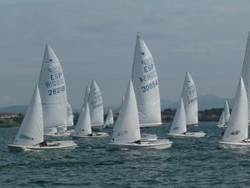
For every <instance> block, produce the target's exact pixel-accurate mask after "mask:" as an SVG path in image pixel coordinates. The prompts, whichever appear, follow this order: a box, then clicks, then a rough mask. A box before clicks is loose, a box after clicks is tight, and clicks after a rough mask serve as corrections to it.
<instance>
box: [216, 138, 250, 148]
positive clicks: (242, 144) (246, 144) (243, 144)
mask: <svg viewBox="0 0 250 188" xmlns="http://www.w3.org/2000/svg"><path fill="white" fill-rule="evenodd" d="M219 144H221V145H222V146H223V148H239V147H250V142H249V139H247V142H226V141H219Z"/></svg>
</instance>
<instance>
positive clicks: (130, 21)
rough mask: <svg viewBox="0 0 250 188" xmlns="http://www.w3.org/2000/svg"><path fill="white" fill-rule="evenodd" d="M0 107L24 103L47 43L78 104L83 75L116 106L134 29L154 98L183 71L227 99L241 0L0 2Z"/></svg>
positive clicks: (243, 12) (243, 26) (236, 57)
mask: <svg viewBox="0 0 250 188" xmlns="http://www.w3.org/2000/svg"><path fill="white" fill-rule="evenodd" d="M0 28H1V29H0V57H1V58H0V59H1V61H0V65H1V69H0V86H1V90H0V106H9V105H21V104H28V102H29V100H30V98H31V95H32V93H33V90H34V84H35V81H36V80H37V79H38V75H39V72H40V68H41V63H42V57H43V51H44V46H45V44H46V43H49V44H50V45H51V46H52V48H53V49H54V51H55V52H56V54H57V56H58V57H59V59H60V60H61V62H62V65H63V69H64V74H65V78H66V83H67V87H68V96H69V100H70V101H71V102H72V104H73V107H74V108H79V107H80V106H81V105H80V103H81V102H82V97H83V93H84V90H85V87H86V85H87V84H89V83H90V81H91V79H95V80H96V81H97V83H98V84H99V85H100V87H101V89H102V91H103V97H104V102H105V104H106V105H118V104H120V101H121V98H122V95H124V92H125V89H126V86H127V83H128V79H129V78H130V75H131V67H132V63H133V62H132V61H133V53H134V46H135V36H136V32H137V31H140V32H142V33H143V36H144V39H145V41H146V43H147V45H148V47H149V49H150V50H151V52H152V55H153V56H154V59H155V63H156V68H157V71H158V75H159V79H160V91H161V98H163V99H166V100H176V99H177V98H179V96H180V94H181V88H182V84H183V80H184V76H185V72H186V71H189V72H190V73H191V75H192V76H193V79H194V81H195V82H196V85H197V89H198V94H199V95H204V94H216V95H218V96H222V97H232V96H233V95H234V93H235V89H236V85H237V82H238V79H239V75H240V72H241V65H242V62H243V57H244V51H245V45H246V38H247V33H248V31H249V30H250V1H249V0H237V1H236V0H71V1H69V0H36V1H34V0H22V1H20V0H1V1H0Z"/></svg>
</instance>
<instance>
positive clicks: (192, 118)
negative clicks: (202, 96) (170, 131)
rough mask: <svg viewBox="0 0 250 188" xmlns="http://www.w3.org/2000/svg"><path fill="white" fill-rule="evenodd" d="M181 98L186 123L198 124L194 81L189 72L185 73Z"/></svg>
mask: <svg viewBox="0 0 250 188" xmlns="http://www.w3.org/2000/svg"><path fill="white" fill-rule="evenodd" d="M182 98H183V102H184V107H185V112H186V121H187V125H193V124H198V97H197V91H196V87H195V84H194V81H193V79H192V77H191V75H190V73H189V72H187V73H186V76H185V80H184V84H183V89H182Z"/></svg>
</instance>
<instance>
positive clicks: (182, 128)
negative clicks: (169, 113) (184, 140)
mask: <svg viewBox="0 0 250 188" xmlns="http://www.w3.org/2000/svg"><path fill="white" fill-rule="evenodd" d="M168 135H169V136H175V137H204V136H205V135H206V134H205V133H204V132H202V131H200V132H187V121H186V113H185V108H184V102H183V99H182V98H181V99H180V102H179V105H178V107H177V111H176V114H175V116H174V120H173V123H172V125H171V127H170V130H169V134H168Z"/></svg>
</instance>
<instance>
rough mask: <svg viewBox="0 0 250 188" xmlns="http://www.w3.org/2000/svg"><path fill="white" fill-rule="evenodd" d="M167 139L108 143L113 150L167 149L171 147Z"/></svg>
mask: <svg viewBox="0 0 250 188" xmlns="http://www.w3.org/2000/svg"><path fill="white" fill-rule="evenodd" d="M172 143H173V142H171V141H169V140H168V139H159V140H154V141H141V142H140V143H109V145H111V146H112V147H113V148H127V149H138V148H145V149H167V148H170V147H171V146H172Z"/></svg>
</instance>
